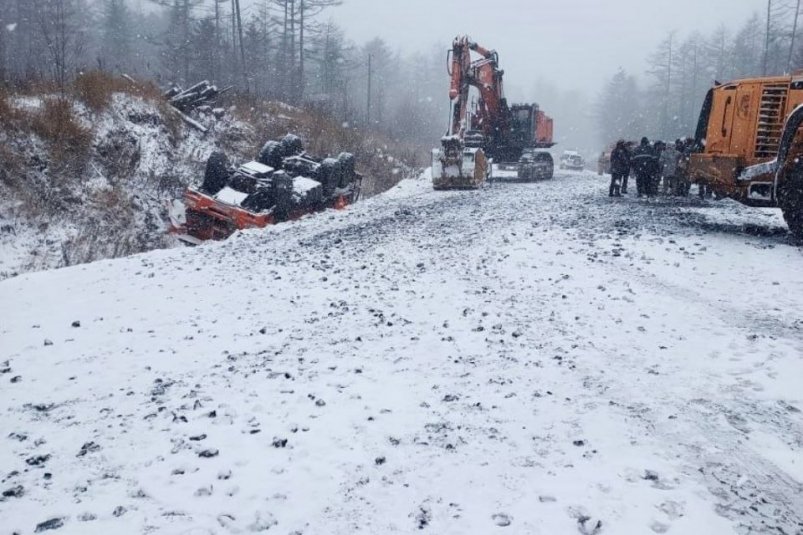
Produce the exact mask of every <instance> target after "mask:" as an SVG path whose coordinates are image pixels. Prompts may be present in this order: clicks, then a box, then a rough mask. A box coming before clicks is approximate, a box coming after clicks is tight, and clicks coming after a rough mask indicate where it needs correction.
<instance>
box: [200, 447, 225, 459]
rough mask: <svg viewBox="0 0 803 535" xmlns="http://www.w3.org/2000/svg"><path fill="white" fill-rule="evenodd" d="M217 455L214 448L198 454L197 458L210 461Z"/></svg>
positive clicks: (217, 452)
mask: <svg viewBox="0 0 803 535" xmlns="http://www.w3.org/2000/svg"><path fill="white" fill-rule="evenodd" d="M219 453H220V452H219V451H218V450H216V449H215V448H211V449H208V450H203V451H201V452H199V453H198V457H201V458H203V459H211V458H212V457H217V456H218V454H219Z"/></svg>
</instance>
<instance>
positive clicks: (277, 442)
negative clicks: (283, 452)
mask: <svg viewBox="0 0 803 535" xmlns="http://www.w3.org/2000/svg"><path fill="white" fill-rule="evenodd" d="M272 445H273V447H274V448H285V447H287V439H286V438H274V439H273V443H272Z"/></svg>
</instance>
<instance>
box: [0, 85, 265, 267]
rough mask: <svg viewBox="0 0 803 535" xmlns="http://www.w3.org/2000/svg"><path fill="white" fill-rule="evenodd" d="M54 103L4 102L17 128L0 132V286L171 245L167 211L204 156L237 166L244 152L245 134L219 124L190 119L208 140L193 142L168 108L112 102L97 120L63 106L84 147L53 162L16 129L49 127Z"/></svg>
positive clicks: (73, 105)
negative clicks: (226, 156) (221, 155)
mask: <svg viewBox="0 0 803 535" xmlns="http://www.w3.org/2000/svg"><path fill="white" fill-rule="evenodd" d="M54 101H55V96H52V95H44V96H40V97H14V98H9V99H8V106H9V107H10V108H9V109H11V110H13V113H16V114H20V118H19V119H18V123H19V124H20V125H22V126H21V127H20V128H19V129H17V130H15V129H14V128H13V127H12V126H6V127H5V128H4V129H3V128H0V141H1V142H2V143H3V145H4V151H5V152H4V153H3V156H4V157H5V158H6V159H7V160H9V161H10V162H12V163H11V164H9V166H8V168H4V169H2V171H4V172H5V173H0V280H2V279H4V278H8V277H12V276H15V275H17V274H19V273H26V272H30V271H38V270H45V269H53V268H57V267H63V266H68V265H74V264H78V263H83V262H86V261H91V260H94V259H99V258H114V257H119V256H125V255H127V254H132V253H136V252H142V251H147V250H151V249H156V248H163V247H169V246H173V245H175V244H176V242H175V240H174V239H173V238H172V237H170V236H168V235H167V234H166V229H167V227H166V224H165V205H166V203H167V202H168V201H169V200H171V199H174V198H176V197H177V196H178V195H180V194H181V192H182V190H183V188H184V187H186V185H187V184H195V183H197V182H198V181H199V180H200V179H201V178H202V176H203V169H204V165H205V163H206V159H207V158H208V156H209V154H211V152H212V151H214V150H219V149H220V148H221V147H222V148H225V149H226V150H227V151H229V153H230V155H231V156H232V157H233V159H235V160H241V159H244V158H245V157H246V156H245V154H246V153H248V152H249V151H251V150H253V149H252V146H253V145H254V142H253V141H252V138H253V137H254V132H253V129H252V128H251V127H250V126H249V125H247V124H245V123H243V122H241V121H237V120H235V119H234V118H232V117H231V116H229V115H228V114H224V115H223V116H222V117H221V118H219V119H218V118H215V117H214V116H212V114H211V113H210V114H207V115H204V116H199V117H198V120H199V121H201V122H204V123H205V124H206V126H207V127H208V128H209V130H210V132H209V134H207V135H202V134H201V133H199V132H198V131H196V130H193V129H191V128H184V127H183V125H182V124H181V122H180V120H179V119H178V117H176V116H174V115H170V114H169V113H168V109H167V106H164V105H161V106H160V104H159V103H158V102H156V101H154V100H151V99H147V98H143V97H140V96H136V95H132V94H128V93H114V94H113V95H111V96H110V101H109V103H108V105H107V106H106V107H105V109H103V110H99V111H92V110H90V109H88V108H87V107H86V106H85V105H84V104H83V103H81V102H80V101H78V100H75V101H70V104H69V106H70V111H71V113H72V116H73V117H74V118H75V121H76V125H77V126H76V128H82V129H85V131H86V135H87V137H88V140H87V142H86V148H85V149H81V150H78V149H75V148H70V151H69V152H70V154H68V155H67V156H64V155H63V154H62V155H59V153H58V150H57V149H55V148H54V147H53V143H48V142H46V141H45V140H43V139H42V138H41V137H40V135H39V134H38V133H37V132H36V131H32V132H27V131H24V130H23V129H22V128H25V127H27V125H29V124H30V123H34V122H36V121H54V120H55V119H53V118H51V117H49V116H47V110H46V104H47V103H48V102H54ZM40 115H41V116H40ZM59 135H60V136H61V137H66V136H67V134H59ZM73 135H76V134H73ZM84 151H85V154H83V153H82V152H84ZM72 152H81V153H82V154H80V155H76V154H72ZM9 155H10V156H9ZM70 157H72V158H73V160H69V158H70ZM247 157H251V155H250V154H249V155H248V156H247ZM4 162H5V160H4Z"/></svg>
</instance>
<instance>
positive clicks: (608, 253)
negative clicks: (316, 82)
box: [0, 174, 803, 535]
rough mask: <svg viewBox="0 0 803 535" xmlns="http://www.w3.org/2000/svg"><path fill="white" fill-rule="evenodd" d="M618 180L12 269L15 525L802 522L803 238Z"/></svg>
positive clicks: (612, 526) (524, 188) (561, 178)
mask: <svg viewBox="0 0 803 535" xmlns="http://www.w3.org/2000/svg"><path fill="white" fill-rule="evenodd" d="M605 190H606V184H603V183H602V182H601V181H599V180H598V179H597V178H596V177H595V176H593V175H590V174H559V175H558V177H557V178H556V179H555V180H554V181H550V182H541V183H537V184H494V185H492V186H490V187H488V188H486V189H484V190H482V191H479V192H449V193H436V192H432V191H430V188H429V184H428V183H427V182H426V180H420V181H405V182H403V183H402V184H401V185H400V186H398V187H397V188H396V189H395V190H392V191H391V192H389V193H388V194H386V195H384V196H382V197H379V198H374V199H371V200H369V201H366V202H365V203H362V204H359V205H356V206H354V207H351V208H350V209H349V210H347V211H345V212H327V213H324V214H321V215H318V216H315V217H311V218H307V219H305V220H302V221H300V222H297V223H293V224H288V225H281V226H277V227H274V228H269V229H265V230H261V231H249V232H245V233H242V234H239V235H237V236H235V237H234V238H232V239H231V240H229V241H227V242H225V243H221V244H209V245H204V246H202V247H199V248H197V249H183V250H171V251H158V252H153V253H149V254H145V255H139V256H135V257H131V258H128V259H122V260H117V261H102V262H97V263H94V264H89V265H84V266H77V267H73V268H68V269H63V270H59V271H53V272H46V273H37V274H30V275H23V276H20V277H17V278H15V279H10V280H6V281H3V282H0V302H2V303H3V308H4V310H5V311H7V313H6V314H4V318H3V320H2V323H0V340H2V355H3V357H2V358H0V384H2V387H0V407H2V412H0V428H2V429H4V430H5V432H4V436H3V437H0V470H2V472H0V481H1V482H2V487H0V492H2V493H3V494H2V496H3V497H2V498H0V500H2V501H0V519H1V520H2V522H0V525H2V526H3V527H4V528H5V529H7V530H8V531H9V532H17V533H20V534H28V533H33V532H34V531H35V530H36V529H37V526H40V529H43V528H56V529H57V531H56V532H57V533H76V534H77V533H80V534H82V535H90V534H94V533H98V534H106V533H112V532H113V533H121V534H122V533H131V534H138V533H143V532H155V533H194V534H200V533H217V534H227V533H249V532H260V531H270V532H274V531H275V532H277V533H286V534H290V533H299V534H305V535H312V534H344V535H345V534H353V533H370V534H381V533H413V532H416V533H417V532H419V531H423V532H429V533H437V534H456V535H457V534H469V533H476V534H487V533H496V532H502V533H527V534H544V535H547V534H549V535H552V534H557V533H582V534H586V535H588V534H592V533H593V534H596V533H599V534H605V533H609V534H622V533H666V532H669V533H679V534H685V533H706V534H707V535H719V534H723V535H724V534H730V533H765V532H772V533H786V534H798V533H800V532H801V530H803V461H801V458H803V457H802V456H801V453H803V413H802V412H801V411H802V410H803V394H802V393H801V389H800V384H799V383H800V377H801V376H803V359H801V354H803V344H802V343H801V342H803V324H801V320H800V318H801V317H803V270H801V269H799V265H800V264H801V262H803V255H801V251H800V249H798V248H796V247H794V246H792V245H790V244H789V243H787V241H786V240H787V238H786V237H785V236H784V235H783V234H782V230H781V229H782V228H783V227H780V226H778V223H777V221H776V220H775V219H773V218H765V216H761V218H759V217H758V214H759V212H756V211H750V210H749V209H742V208H734V207H727V211H732V212H734V213H735V212H739V211H740V210H741V212H739V213H740V214H741V215H740V216H739V217H740V218H742V219H738V218H737V219H738V220H735V219H734V217H735V216H733V215H729V216H728V218H727V219H726V220H724V221H723V220H717V219H715V216H712V215H710V214H713V213H719V212H717V207H718V206H720V205H718V204H710V203H699V202H697V201H694V200H689V201H664V200H659V201H643V202H642V201H638V200H636V199H633V198H626V199H622V200H610V199H608V198H607V197H605V196H604V195H605ZM751 214H756V221H757V223H756V225H755V229H758V230H759V231H758V232H752V233H751V234H747V233H745V230H748V231H750V230H751V229H752V230H755V229H753V228H752V227H751V229H745V225H744V224H743V223H742V221H748V220H752V217H751ZM716 217H718V216H716ZM773 217H774V216H773ZM734 221H735V222H734ZM754 234H758V235H754ZM5 360H8V362H7V363H4V362H3V361H5Z"/></svg>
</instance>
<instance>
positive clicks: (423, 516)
mask: <svg viewBox="0 0 803 535" xmlns="http://www.w3.org/2000/svg"><path fill="white" fill-rule="evenodd" d="M431 521H432V511H430V509H429V507H426V506H424V505H422V506H421V507H419V508H418V514H416V515H415V522H416V525H417V526H418V529H424V528H425V527H427V526H428V525H429V523H430V522H431Z"/></svg>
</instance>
